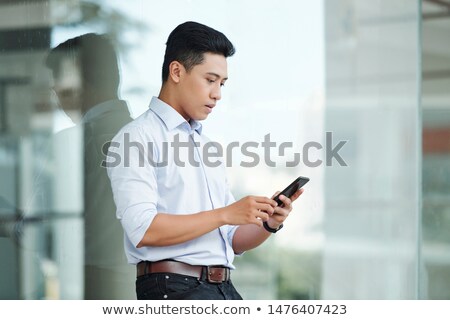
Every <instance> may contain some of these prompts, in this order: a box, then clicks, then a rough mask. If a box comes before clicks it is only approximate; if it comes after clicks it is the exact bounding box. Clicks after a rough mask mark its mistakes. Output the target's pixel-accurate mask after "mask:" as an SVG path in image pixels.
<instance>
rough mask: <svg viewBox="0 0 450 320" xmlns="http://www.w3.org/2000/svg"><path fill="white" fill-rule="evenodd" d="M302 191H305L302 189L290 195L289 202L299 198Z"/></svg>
mask: <svg viewBox="0 0 450 320" xmlns="http://www.w3.org/2000/svg"><path fill="white" fill-rule="evenodd" d="M304 191H305V189H303V188H301V189H299V190H297V191H296V192H295V193H294V194H293V195H292V197H291V201H292V202H294V201H295V200H297V199H298V197H300V196H301V195H302V193H303V192H304Z"/></svg>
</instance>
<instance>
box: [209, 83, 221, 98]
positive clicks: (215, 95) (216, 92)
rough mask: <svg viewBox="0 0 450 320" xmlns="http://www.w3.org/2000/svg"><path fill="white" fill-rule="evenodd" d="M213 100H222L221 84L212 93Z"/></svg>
mask: <svg viewBox="0 0 450 320" xmlns="http://www.w3.org/2000/svg"><path fill="white" fill-rule="evenodd" d="M211 98H212V99H214V100H216V101H218V100H220V98H222V88H221V86H220V84H219V85H218V86H214V89H212V91H211Z"/></svg>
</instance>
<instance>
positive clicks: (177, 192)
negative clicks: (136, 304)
mask: <svg viewBox="0 0 450 320" xmlns="http://www.w3.org/2000/svg"><path fill="white" fill-rule="evenodd" d="M234 51H235V50H234V47H233V45H232V44H231V42H230V41H229V40H228V39H227V38H226V37H225V35H223V34H222V33H220V32H218V31H216V30H214V29H212V28H210V27H207V26H205V25H202V24H199V23H195V22H186V23H183V24H181V25H179V26H178V27H176V28H175V29H174V30H173V31H172V33H171V34H170V35H169V38H168V40H167V47H166V52H165V57H164V63H163V70H162V76H163V84H162V87H161V91H160V93H159V96H158V98H156V97H154V98H153V99H152V101H151V103H150V108H149V110H148V111H147V112H145V113H144V114H143V115H142V116H140V117H139V118H137V119H136V120H134V121H133V122H131V123H129V124H128V125H127V126H125V127H124V128H123V129H122V130H121V131H120V132H119V134H118V135H117V136H116V137H115V138H114V140H113V142H112V143H111V147H110V149H109V157H108V174H109V177H110V180H111V184H112V189H113V194H114V200H115V202H116V205H117V216H118V218H119V219H120V221H121V223H122V226H123V228H124V230H125V235H126V236H125V250H126V255H127V257H128V261H129V262H130V263H132V264H137V281H136V292H137V297H138V299H242V298H241V296H240V295H239V293H238V292H237V291H236V289H235V288H234V286H233V284H232V283H231V280H230V269H234V266H233V259H234V255H235V254H240V253H242V252H244V251H246V250H250V249H252V248H255V247H257V246H258V245H259V244H261V243H262V242H263V241H264V240H266V239H267V238H268V237H269V236H270V235H271V234H272V233H271V232H276V231H277V230H278V229H279V228H280V226H281V225H282V223H283V221H284V220H285V219H286V217H287V216H288V214H289V212H290V211H291V209H292V207H291V202H292V201H293V200H295V199H297V198H298V196H299V195H300V194H301V193H302V191H298V192H297V193H296V194H295V195H294V196H293V197H292V199H287V198H286V197H281V199H282V201H283V203H284V207H283V208H281V207H276V202H275V201H274V200H272V199H269V198H267V197H258V196H248V197H245V198H243V199H241V200H239V201H236V202H235V200H234V199H233V196H232V195H231V193H230V190H229V188H228V185H227V181H226V177H225V169H224V166H223V165H220V166H211V165H209V166H208V165H206V164H205V161H204V155H202V152H200V149H199V147H200V146H201V147H203V146H205V144H206V143H208V141H209V140H208V138H206V137H205V135H204V134H203V133H202V126H201V123H200V122H199V121H200V120H204V119H206V118H207V117H208V115H209V114H210V113H211V112H213V110H214V108H215V107H216V104H217V102H218V101H219V100H220V98H221V87H222V86H223V85H224V83H225V82H226V80H227V78H228V75H227V60H226V58H227V57H229V56H232V55H233V54H234ZM181 145H183V146H185V147H186V146H189V147H186V148H180V147H179V146H181ZM111 160H114V161H111ZM263 222H265V223H266V225H265V226H264V227H263Z"/></svg>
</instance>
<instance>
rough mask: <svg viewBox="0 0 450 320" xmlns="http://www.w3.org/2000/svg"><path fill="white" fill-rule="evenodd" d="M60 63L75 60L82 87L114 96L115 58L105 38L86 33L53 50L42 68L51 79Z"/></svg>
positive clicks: (116, 77) (101, 35) (57, 72)
mask: <svg viewBox="0 0 450 320" xmlns="http://www.w3.org/2000/svg"><path fill="white" fill-rule="evenodd" d="M64 59H72V60H78V62H79V64H80V71H81V77H82V81H83V86H91V87H95V88H97V89H98V90H105V91H109V92H114V91H115V92H117V90H118V87H119V82H120V75H119V66H118V61H117V54H116V51H115V49H114V46H113V45H112V43H111V41H110V40H109V38H108V37H107V36H106V35H103V34H96V33H87V34H83V35H81V36H78V37H75V38H72V39H69V40H66V41H65V42H63V43H61V44H59V45H58V46H57V47H55V48H53V49H52V50H51V51H50V53H49V54H48V56H47V58H46V60H45V64H46V66H47V67H48V68H50V69H51V70H52V72H53V75H54V76H55V77H58V75H59V72H60V66H61V62H62V61H63V60H64Z"/></svg>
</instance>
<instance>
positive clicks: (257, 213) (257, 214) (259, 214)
mask: <svg viewBox="0 0 450 320" xmlns="http://www.w3.org/2000/svg"><path fill="white" fill-rule="evenodd" d="M255 217H256V218H260V219H261V220H263V221H267V220H269V214H268V213H266V212H264V211H260V210H256V211H255Z"/></svg>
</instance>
